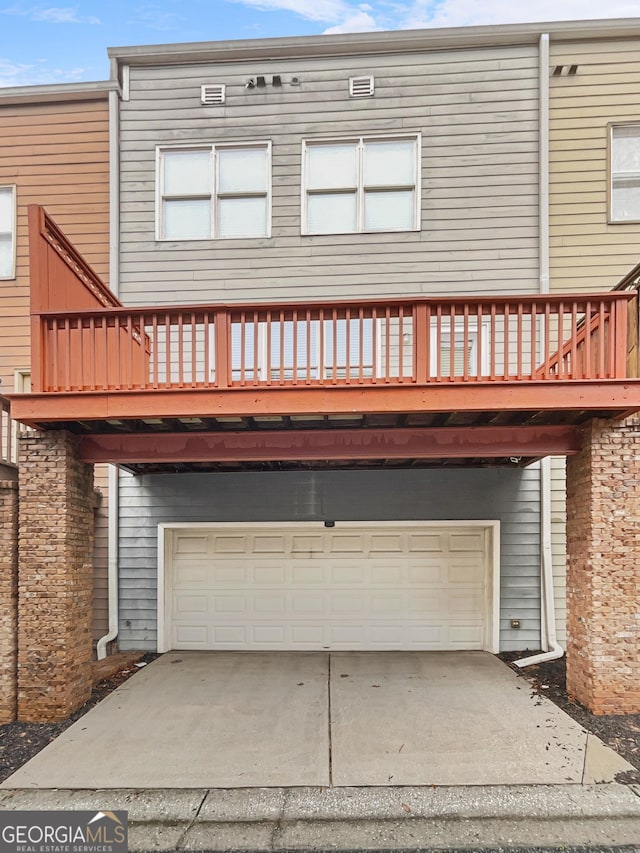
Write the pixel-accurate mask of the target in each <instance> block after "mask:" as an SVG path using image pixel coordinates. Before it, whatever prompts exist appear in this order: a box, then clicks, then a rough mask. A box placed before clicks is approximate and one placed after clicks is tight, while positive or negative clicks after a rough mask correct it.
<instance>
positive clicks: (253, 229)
mask: <svg viewBox="0 0 640 853" xmlns="http://www.w3.org/2000/svg"><path fill="white" fill-rule="evenodd" d="M266 234H267V200H266V198H221V199H219V201H218V237H265V236H266Z"/></svg>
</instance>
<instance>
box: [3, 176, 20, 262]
mask: <svg viewBox="0 0 640 853" xmlns="http://www.w3.org/2000/svg"><path fill="white" fill-rule="evenodd" d="M15 277H16V188H15V186H0V278H15Z"/></svg>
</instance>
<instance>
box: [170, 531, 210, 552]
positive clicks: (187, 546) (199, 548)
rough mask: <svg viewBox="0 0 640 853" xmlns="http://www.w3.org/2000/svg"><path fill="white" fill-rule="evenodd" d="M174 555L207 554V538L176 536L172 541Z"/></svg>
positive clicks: (191, 535)
mask: <svg viewBox="0 0 640 853" xmlns="http://www.w3.org/2000/svg"><path fill="white" fill-rule="evenodd" d="M174 553H175V554H194V555H195V554H203V555H206V554H208V553H209V537H208V536H194V535H193V534H182V535H180V534H178V535H176V537H175V541H174Z"/></svg>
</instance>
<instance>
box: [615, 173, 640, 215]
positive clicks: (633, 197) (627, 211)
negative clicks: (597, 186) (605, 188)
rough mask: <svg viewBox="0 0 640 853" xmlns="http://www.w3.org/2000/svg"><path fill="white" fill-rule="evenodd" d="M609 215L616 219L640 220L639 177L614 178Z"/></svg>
mask: <svg viewBox="0 0 640 853" xmlns="http://www.w3.org/2000/svg"><path fill="white" fill-rule="evenodd" d="M611 217H612V219H615V220H617V221H621V220H625V219H638V220H640V178H632V179H629V180H627V181H623V180H620V179H615V178H614V181H613V192H612V194H611Z"/></svg>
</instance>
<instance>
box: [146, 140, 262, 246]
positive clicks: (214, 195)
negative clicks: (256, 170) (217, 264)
mask: <svg viewBox="0 0 640 853" xmlns="http://www.w3.org/2000/svg"><path fill="white" fill-rule="evenodd" d="M247 148H262V149H264V150H265V151H266V154H267V186H266V191H265V193H264V198H265V203H266V207H267V211H266V223H265V224H266V229H265V233H264V234H257V235H250V234H245V235H243V236H233V237H224V236H220V235H219V234H217V233H216V232H217V227H218V201H219V199H220V198H221V197H224V198H262V197H263V194H262V193H260V194H251V193H240V194H237V195H236V194H233V193H223V194H222V195H220V194H219V193H218V192H217V187H218V162H219V160H218V157H217V152H218V151H220V150H223V149H232V150H235V151H237V150H240V149H247ZM172 151H209V152H210V154H211V175H210V193H209V195H208V196H207V195H206V194H203V195H197V196H196V195H193V196H184V198H194V199H196V198H197V199H207V198H208V199H209V204H210V210H211V232H210V234H209V236H208V237H180V238H175V237H165V236H164V234H163V228H162V222H163V216H162V212H163V204H164V200H165V196H164V192H163V189H164V188H163V186H162V184H163V169H162V161H163V155H164V154H165V153H167V152H172ZM155 163H156V166H155V168H156V174H155V184H156V192H155V200H156V210H155V239H156V241H157V242H159V243H193V242H196V243H197V242H200V243H201V242H203V241H209V240H266V239H267V238H269V237H271V219H272V189H273V177H272V145H271V140H270V139H256V140H254V139H251V140H236V141H229V142H227V141H225V142H204V143H203V142H183V143H177V144H171V143H170V144H165V143H162V144H158V145H156V159H155ZM171 198H172V199H179V198H183V196H172V197H171Z"/></svg>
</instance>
